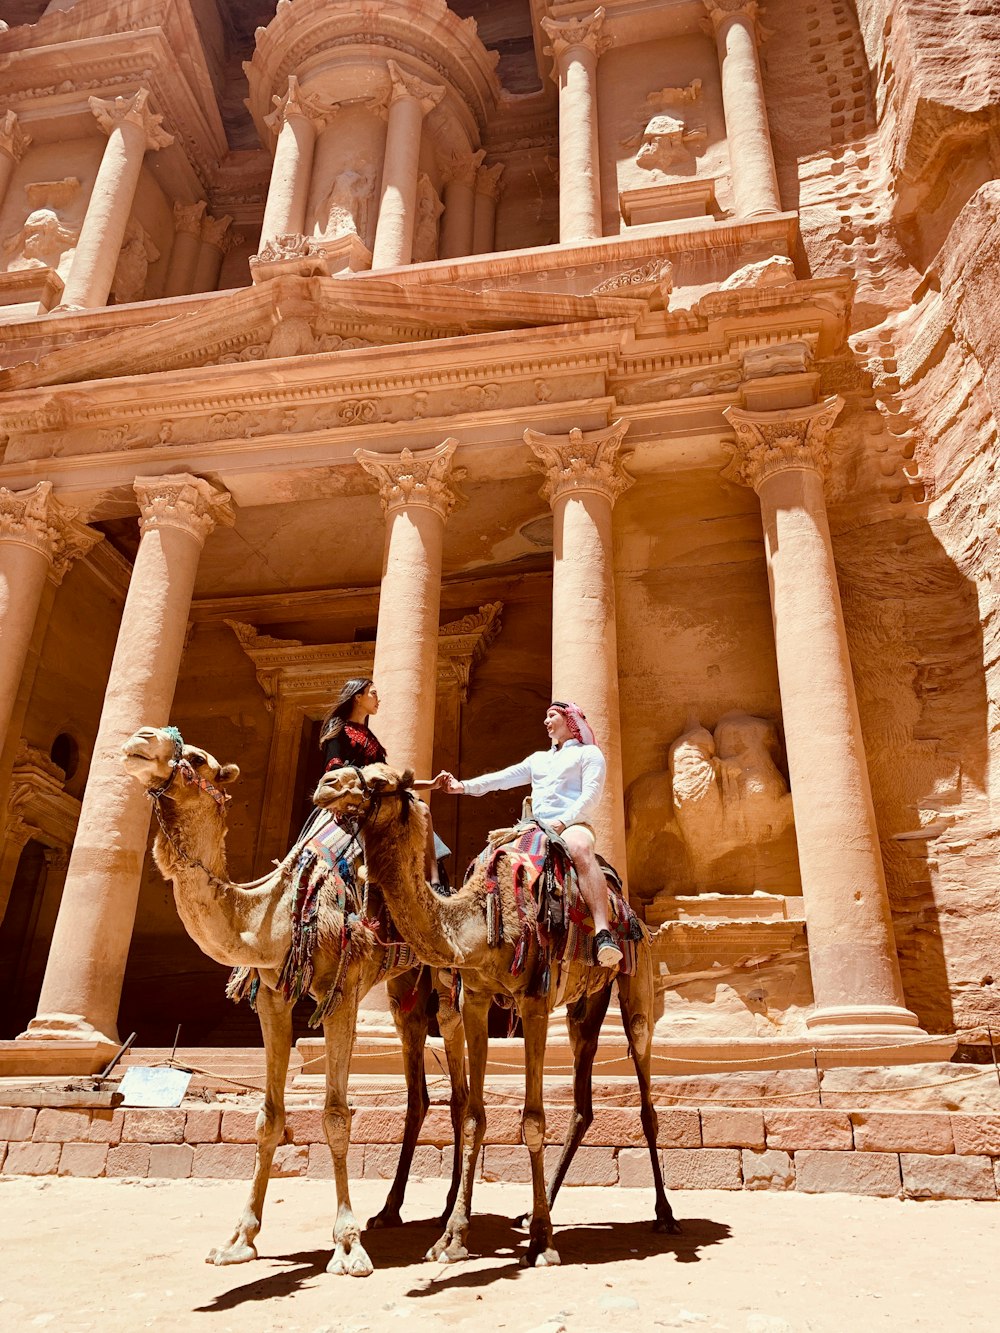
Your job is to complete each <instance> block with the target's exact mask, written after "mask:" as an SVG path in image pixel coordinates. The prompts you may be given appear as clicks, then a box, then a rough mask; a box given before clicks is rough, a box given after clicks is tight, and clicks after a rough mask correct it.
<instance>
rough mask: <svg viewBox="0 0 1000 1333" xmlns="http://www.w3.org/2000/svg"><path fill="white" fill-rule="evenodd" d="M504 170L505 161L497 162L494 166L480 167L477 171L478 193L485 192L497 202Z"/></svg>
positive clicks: (488, 197)
mask: <svg viewBox="0 0 1000 1333" xmlns="http://www.w3.org/2000/svg"><path fill="white" fill-rule="evenodd" d="M503 172H504V164H503V162H496V163H494V164H493V166H492V167H480V168H479V170H478V172H477V173H476V194H485V195H486V197H487V199H492V200H493V201H494V202H496V200H497V199H499V198H500V189H501V186H500V180H501V177H502V176H503Z"/></svg>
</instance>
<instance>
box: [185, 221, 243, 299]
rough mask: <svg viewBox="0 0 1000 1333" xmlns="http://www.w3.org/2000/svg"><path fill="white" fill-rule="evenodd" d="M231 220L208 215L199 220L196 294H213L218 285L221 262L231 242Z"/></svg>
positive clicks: (195, 274) (195, 279) (195, 272)
mask: <svg viewBox="0 0 1000 1333" xmlns="http://www.w3.org/2000/svg"><path fill="white" fill-rule="evenodd" d="M232 224H233V220H232V218H231V217H229V215H228V214H227V215H226V216H225V217H221V218H213V217H210V216H209V215H208V214H206V215H205V217H203V218H202V220H201V253H200V254H199V256H198V263H197V266H196V267H195V271H194V290H195V291H196V292H214V291H215V289H216V288H217V287H218V285H219V274H220V273H221V272H222V261H223V259H224V258H225V256H226V254H227V252H228V250H229V247H230V245H231V243H232V241H233V239H234V238H233V235H232V232H231V231H230V227H231V226H232Z"/></svg>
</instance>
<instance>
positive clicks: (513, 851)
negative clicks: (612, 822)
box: [465, 821, 646, 996]
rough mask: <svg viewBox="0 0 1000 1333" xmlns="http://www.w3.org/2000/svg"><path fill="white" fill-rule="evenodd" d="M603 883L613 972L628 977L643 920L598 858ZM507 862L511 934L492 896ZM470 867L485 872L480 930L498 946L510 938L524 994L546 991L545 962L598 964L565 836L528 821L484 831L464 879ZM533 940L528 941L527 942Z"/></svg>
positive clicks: (498, 899)
mask: <svg viewBox="0 0 1000 1333" xmlns="http://www.w3.org/2000/svg"><path fill="white" fill-rule="evenodd" d="M598 860H599V862H600V864H601V868H602V870H603V871H604V876H605V879H606V880H607V882H608V921H609V925H610V928H611V932H612V934H613V935H614V937H615V941H616V943H617V944H618V947H619V948H620V949H621V951H622V961H621V963H619V965H618V968H617V971H618V972H621V973H624V974H625V975H626V976H633V975H634V974H635V970H636V958H637V949H636V946H637V945H638V943H639V942H640V940H642V939H643V938H645V937H646V927H645V926H644V925H643V923H642V921H640V919H639V918H638V917H637V916H636V914H635V912H634V911H633V910H632V908H631V907H630V906H629V904H628V900H627V899H626V897H625V894H624V892H623V890H622V884H621V880H620V878H619V877H618V872H617V871H616V870H615V869H614V867H613V866H611V865H609V864H608V863H607V862H606V861H604V860H603V858H601V857H598ZM503 861H507V862H508V864H509V866H510V873H511V882H512V883H513V886H514V899H515V904H516V908H517V926H516V932H517V933H516V936H513V935H511V934H510V933H509V929H510V924H511V923H510V921H509V919H508V925H507V927H506V928H505V924H504V916H503V910H502V901H501V896H500V866H501V863H502V862H503ZM477 866H484V867H485V874H486V934H487V939H488V941H489V943H490V944H491V945H493V946H494V947H497V948H499V947H500V946H501V945H503V944H507V943H514V957H513V959H512V961H511V967H510V970H511V974H512V975H513V976H520V975H521V973H523V972H524V971H525V969H526V968H530V969H531V975H530V977H529V984H528V994H529V995H539V996H543V995H548V993H549V988H550V986H551V983H552V970H553V967H556V966H562V965H566V964H569V963H577V962H582V963H585V964H586V965H587V966H589V967H597V966H599V964H598V962H597V957H596V950H595V948H594V935H595V930H594V920H593V917H592V915H591V912H590V908H589V907H588V906H587V903H586V901H585V900H584V897H583V894H582V892H581V891H580V885H579V882H578V879H577V875H576V871H575V869H574V868H573V862H572V860H571V858H570V855H569V851H568V849H567V848H566V845H565V843H564V842H563V841H562V839H561V838H560V837H559V836H558V834H556V833H554V832H553V831H552V830H551V829H547V828H546V827H545V826H544V825H543V824H539V823H537V822H535V821H531V822H523V823H520V824H517V825H515V827H514V828H511V829H503V830H499V831H498V832H496V833H492V834H490V842H489V845H488V846H487V847H486V848H485V850H484V851H482V852H480V854H479V856H478V857H476V859H475V861H473V862H472V864H471V865H470V866H469V869H468V870H467V871H466V874H465V878H466V880H468V878H469V877H470V875H471V874H472V873H473V871H474V870H475V869H476V867H477ZM532 945H536V946H537V947H536V948H532Z"/></svg>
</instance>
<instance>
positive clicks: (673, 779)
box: [628, 712, 794, 894]
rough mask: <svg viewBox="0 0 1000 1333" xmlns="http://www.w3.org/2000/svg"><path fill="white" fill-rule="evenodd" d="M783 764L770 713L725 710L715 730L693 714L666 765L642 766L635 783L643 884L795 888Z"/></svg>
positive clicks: (636, 869) (634, 866) (633, 814)
mask: <svg viewBox="0 0 1000 1333" xmlns="http://www.w3.org/2000/svg"><path fill="white" fill-rule="evenodd" d="M782 763H783V755H782V749H781V742H780V740H779V736H778V729H777V726H776V725H775V723H773V722H771V721H769V720H768V719H766V718H761V717H753V716H751V715H750V714H749V713H743V712H731V713H726V714H725V715H724V716H723V717H721V718H720V719H719V721H718V724H717V725H716V728H715V731H714V733H713V732H711V731H709V730H708V729H707V728H706V727H703V726H702V725H701V723H700V722H699V721H697V720H696V719H694V718H692V719H691V720H690V722H689V724H688V726H687V728H686V729H685V730H684V731H683V732H682V734H681V735H680V736H678V737H677V739H676V740H675V741H674V742H673V744H672V745H671V746H670V750H669V756H668V767H667V770H666V772H654V773H646V774H643V775H642V776H641V777H640V778H638V779H636V781H635V782H634V783H633V784H632V786H631V787H630V788H629V792H628V819H629V868H630V879H631V881H632V882H633V883H634V884H635V887H636V889H637V890H638V892H639V893H640V894H643V893H648V892H657V891H658V890H659V889H660V888H663V887H673V888H675V889H678V890H681V889H682V890H683V891H685V892H697V891H706V890H710V889H720V888H722V889H727V888H728V889H733V890H744V891H748V890H751V889H755V888H771V889H773V890H775V891H787V890H788V887H789V886H788V884H787V880H788V875H789V869H790V865H789V862H790V861H794V841H793V832H792V830H793V823H794V820H793V814H792V798H791V794H790V793H789V790H788V783H787V781H786V779H785V776H784V774H783V772H782V769H781V764H782ZM678 859H680V861H681V863H682V864H681V865H680V866H678V864H677V862H678ZM762 874H763V876H764V878H765V879H766V880H767V881H768V882H764V883H761V882H760V880H761V877H762ZM793 887H794V886H793Z"/></svg>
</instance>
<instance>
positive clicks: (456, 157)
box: [441, 148, 486, 189]
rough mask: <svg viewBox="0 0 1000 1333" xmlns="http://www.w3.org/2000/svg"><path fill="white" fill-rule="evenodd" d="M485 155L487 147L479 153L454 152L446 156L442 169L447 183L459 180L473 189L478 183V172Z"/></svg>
mask: <svg viewBox="0 0 1000 1333" xmlns="http://www.w3.org/2000/svg"><path fill="white" fill-rule="evenodd" d="M485 156H486V149H485V148H480V149H479V151H478V152H477V153H452V154H451V156H450V157H446V158H444V159H443V161H442V162H441V169H442V173H443V175H444V179H445V183H446V184H447V183H448V182H450V181H457V182H458V183H459V184H461V185H468V186H469V188H470V189H471V188H472V187H473V186H474V185H475V183H476V174H477V172H478V171H479V168H480V167H481V166H482V163H483V158H484V157H485Z"/></svg>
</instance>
